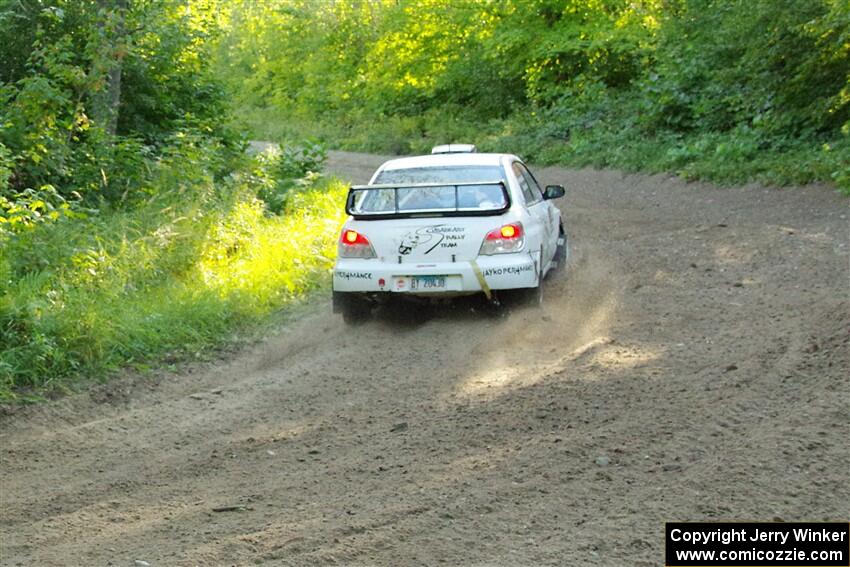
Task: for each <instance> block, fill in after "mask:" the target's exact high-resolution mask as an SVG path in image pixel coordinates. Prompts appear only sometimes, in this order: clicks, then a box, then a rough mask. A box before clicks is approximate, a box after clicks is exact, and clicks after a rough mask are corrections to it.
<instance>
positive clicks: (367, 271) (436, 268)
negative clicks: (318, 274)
mask: <svg viewBox="0 0 850 567" xmlns="http://www.w3.org/2000/svg"><path fill="white" fill-rule="evenodd" d="M537 256H538V254H529V253H528V252H520V253H518V254H498V255H494V256H479V257H478V258H477V259H476V260H475V262H474V263H473V262H437V263H410V264H390V263H386V262H381V261H380V260H379V259H369V260H361V259H354V258H340V259H338V260H337V263H336V265H335V266H334V271H333V290H334V291H335V292H343V293H369V292H393V293H401V294H407V295H418V296H430V297H433V296H439V295H466V294H472V293H478V292H482V291H484V289H483V287H482V285H481V283H480V282H479V277H478V275H477V274H476V270H475V265H477V267H478V270H479V271H480V274H481V277H482V278H483V279H484V281H485V283H486V285H487V286H488V287H489V288H490V289H491V290H499V289H519V288H529V287H535V286H536V285H537V281H538V277H537V271H538V269H539V268H538V266H539V262H538V258H537ZM417 276H445V277H446V280H447V282H448V285H447V287H446V288H444V289H438V290H424V289H422V288H421V287H420V288H418V289H411V288H412V286H411V278H414V277H417Z"/></svg>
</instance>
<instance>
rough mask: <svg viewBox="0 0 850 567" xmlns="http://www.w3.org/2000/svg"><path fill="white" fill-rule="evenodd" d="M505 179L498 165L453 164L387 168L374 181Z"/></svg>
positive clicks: (400, 182)
mask: <svg viewBox="0 0 850 567" xmlns="http://www.w3.org/2000/svg"><path fill="white" fill-rule="evenodd" d="M498 179H501V180H502V181H506V180H505V172H504V171H503V170H502V167H501V166H499V165H453V166H443V167H411V168H409V169H387V170H384V171H382V172H381V173H380V174H378V177H377V178H376V179H375V181H374V182H375V183H376V184H378V185H383V184H387V185H389V184H391V183H392V184H398V185H401V184H406V183H467V182H474V181H496V180H498Z"/></svg>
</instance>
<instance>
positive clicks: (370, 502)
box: [0, 153, 850, 566]
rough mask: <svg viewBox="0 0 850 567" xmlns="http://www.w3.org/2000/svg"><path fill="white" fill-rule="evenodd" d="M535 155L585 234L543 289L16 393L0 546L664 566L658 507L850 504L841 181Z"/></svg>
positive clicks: (363, 160)
mask: <svg viewBox="0 0 850 567" xmlns="http://www.w3.org/2000/svg"><path fill="white" fill-rule="evenodd" d="M380 162H381V158H380V157H378V156H368V155H358V154H349V153H332V154H331V159H330V164H329V168H330V170H331V171H333V172H335V173H337V174H339V175H341V176H343V177H347V178H349V179H351V180H352V181H355V182H364V181H366V179H367V178H368V175H369V174H370V173H371V172H372V170H373V169H374V168H375V167H376V166H377V165H378V164H379V163H380ZM537 171H538V173H539V177H540V178H541V179H542V181H544V182H546V183H562V184H563V185H565V186H566V187H567V197H566V198H565V199H563V200H562V204H561V206H562V209H563V211H564V214H565V218H566V219H567V222H568V229H569V232H570V235H571V238H572V243H573V256H572V263H571V265H570V267H569V269H568V271H567V273H566V275H565V276H563V277H560V278H558V279H556V280H551V281H548V282H547V284H546V290H545V295H546V299H545V302H546V303H545V307H544V308H543V309H542V310H539V309H537V308H526V309H521V310H517V311H514V312H512V313H510V314H509V315H508V316H507V317H504V318H494V317H492V316H489V315H486V314H482V313H481V312H480V311H479V310H474V309H471V308H469V306H468V305H461V306H459V307H458V308H455V309H450V308H446V309H438V310H436V311H434V312H433V313H430V314H429V315H427V316H424V315H422V316H410V317H407V316H404V315H402V316H398V315H397V314H396V315H395V316H391V315H386V316H382V317H379V318H378V319H377V320H375V321H373V322H370V323H368V324H366V325H364V326H362V327H359V328H346V327H345V326H344V325H343V324H342V321H341V319H340V318H339V317H338V316H335V315H332V314H331V313H330V305H329V302H328V301H327V299H325V298H320V299H317V301H316V302H315V304H314V305H312V306H311V307H310V308H309V309H308V312H307V313H306V314H304V315H303V316H302V317H301V318H299V319H298V320H297V321H295V322H292V323H289V324H287V325H286V326H285V327H283V328H282V329H281V330H280V332H279V333H278V334H276V335H274V336H270V337H269V338H268V339H266V340H264V341H263V342H261V343H259V344H256V345H253V346H252V347H248V348H245V349H243V350H242V351H241V352H239V353H236V354H235V355H232V356H230V357H228V359H226V360H222V361H219V362H217V363H214V364H211V363H208V364H202V365H198V366H196V367H192V368H188V369H185V370H184V371H183V372H181V373H177V374H161V375H158V376H146V377H131V376H128V377H124V378H120V379H118V380H117V381H115V382H112V383H110V384H108V385H105V386H101V387H96V388H94V389H93V390H92V391H91V392H90V393H87V394H82V395H76V396H71V397H68V398H66V399H63V400H60V401H58V402H53V403H50V404H47V405H42V406H39V407H35V408H25V409H20V410H18V411H15V412H12V413H11V414H7V415H5V416H4V417H3V418H2V421H0V459H2V462H0V490H2V499H0V504H2V506H0V564H2V565H10V566H12V565H27V566H29V565H36V566H52V565H60V566H64V565H117V566H125V565H126V566H132V565H134V564H136V563H135V562H136V561H145V562H147V563H149V564H150V565H154V566H160V565H175V566H192V565H216V566H217V565H257V564H259V565H364V566H365V565H438V564H446V565H505V566H532V565H577V564H590V565H653V566H655V565H660V564H662V563H663V559H662V550H663V533H664V522H665V521H677V520H706V521H711V520H765V521H772V520H785V521H792V520H847V519H850V466H848V462H850V461H848V457H850V448H849V447H850V441H848V439H850V415H848V408H850V403H848V402H850V393H848V392H850V388H848V376H850V343H848V339H850V315H848V313H850V299H848V290H850V263H849V262H850V260H849V259H848V251H850V224H848V223H850V221H848V217H850V211H848V201H847V200H846V199H843V198H841V197H839V196H838V195H836V194H835V193H834V191H833V190H832V189H830V188H828V187H818V186H810V187H800V188H786V189H773V188H762V187H756V186H749V187H744V188H732V189H730V188H717V187H713V186H710V185H706V184H699V183H691V184H688V183H684V182H683V181H681V180H678V179H675V178H671V177H668V176H643V175H625V174H621V173H618V172H614V171H601V172H600V171H592V170H579V171H576V170H567V169H559V168H539V169H538V170H537Z"/></svg>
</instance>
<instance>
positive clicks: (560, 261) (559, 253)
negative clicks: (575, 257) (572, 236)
mask: <svg viewBox="0 0 850 567" xmlns="http://www.w3.org/2000/svg"><path fill="white" fill-rule="evenodd" d="M569 259H570V241H569V238H567V233H566V232H565V231H564V223H561V224H560V226H559V227H558V246H557V248H555V256H554V258H552V261H553V262H555V265H554V266H553V267H552V272H553V273H555V274H560V273H562V272H564V270H565V269H566V267H567V262H568V261H569Z"/></svg>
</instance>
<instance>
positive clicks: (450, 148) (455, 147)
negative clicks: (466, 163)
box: [431, 144, 478, 154]
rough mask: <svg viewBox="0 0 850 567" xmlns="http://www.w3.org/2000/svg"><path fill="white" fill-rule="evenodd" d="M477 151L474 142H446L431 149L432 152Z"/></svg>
mask: <svg viewBox="0 0 850 567" xmlns="http://www.w3.org/2000/svg"><path fill="white" fill-rule="evenodd" d="M477 151H478V150H477V149H476V148H475V146H474V145H472V144H444V145H442V146H434V147H433V148H432V149H431V153H432V154H474V153H475V152H477Z"/></svg>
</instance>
